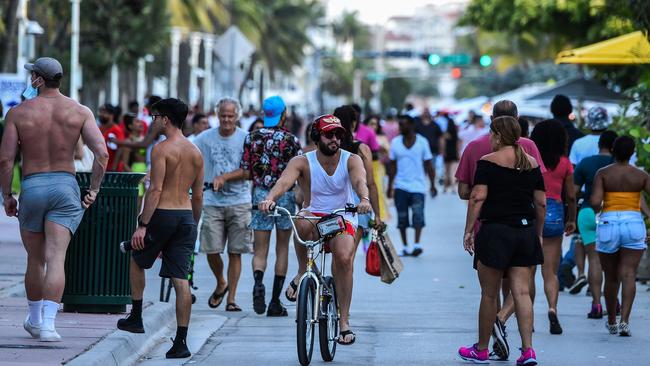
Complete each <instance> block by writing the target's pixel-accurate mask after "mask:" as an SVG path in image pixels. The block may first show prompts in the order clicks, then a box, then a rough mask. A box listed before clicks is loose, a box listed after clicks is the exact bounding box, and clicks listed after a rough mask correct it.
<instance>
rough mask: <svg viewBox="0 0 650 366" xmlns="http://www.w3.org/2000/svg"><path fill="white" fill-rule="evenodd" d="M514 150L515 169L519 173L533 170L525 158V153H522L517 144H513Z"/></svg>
mask: <svg viewBox="0 0 650 366" xmlns="http://www.w3.org/2000/svg"><path fill="white" fill-rule="evenodd" d="M514 148H515V169H517V170H519V171H528V170H531V169H533V164H532V163H531V162H530V159H528V156H526V152H524V149H523V148H522V147H521V145H519V142H516V143H515V145H514Z"/></svg>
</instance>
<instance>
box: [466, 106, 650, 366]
mask: <svg viewBox="0 0 650 366" xmlns="http://www.w3.org/2000/svg"><path fill="white" fill-rule="evenodd" d="M551 111H552V113H553V115H554V116H555V118H554V119H550V120H545V121H542V122H539V123H537V124H536V125H535V126H534V128H533V130H532V132H531V134H530V137H531V140H528V139H526V138H524V137H522V136H523V135H522V131H524V130H525V128H524V127H527V126H528V122H527V121H526V122H524V123H521V122H522V121H521V119H520V118H518V113H517V109H516V106H515V105H514V103H512V102H509V101H500V102H498V103H496V104H495V105H494V109H493V116H492V120H491V123H490V125H489V130H490V132H489V133H488V134H486V135H483V136H479V137H477V138H476V139H474V140H473V141H472V142H470V143H469V144H467V146H466V148H465V149H464V151H463V154H462V157H461V162H460V167H459V169H458V171H457V173H456V175H457V178H458V182H459V184H458V185H459V187H458V192H459V196H460V197H461V198H462V199H468V200H469V207H468V214H467V223H466V227H465V235H464V238H463V245H464V248H465V250H467V251H469V252H470V253H471V254H473V255H474V265H475V268H476V269H477V271H478V277H479V282H480V285H481V289H482V293H481V294H482V298H481V305H480V310H479V337H478V342H477V343H475V344H473V345H472V346H469V347H461V348H460V349H459V351H458V353H459V356H460V357H461V358H462V359H464V360H468V361H472V362H477V363H486V362H488V360H489V359H490V356H491V355H495V357H496V358H497V359H500V360H505V359H507V358H508V357H509V354H510V345H509V343H508V340H507V333H506V331H505V328H506V322H507V320H508V317H509V316H510V315H511V314H512V313H513V311H514V313H516V314H517V325H518V329H519V333H520V335H521V356H520V357H519V358H518V359H517V365H530V364H537V358H536V357H537V356H536V354H535V351H534V349H533V343H532V329H533V324H532V304H533V303H534V297H535V294H534V293H535V291H534V273H535V269H536V267H537V265H540V264H541V265H542V278H543V282H544V293H545V295H546V300H547V303H548V320H549V332H550V333H551V334H555V335H559V334H562V333H563V329H562V326H561V325H560V321H559V317H558V312H559V310H558V308H559V306H558V293H559V291H561V289H562V287H564V286H562V285H561V284H560V281H559V280H558V274H560V273H562V274H563V275H564V276H565V281H566V279H567V278H568V277H573V278H574V279H575V276H573V274H572V273H571V268H572V265H570V264H568V263H571V262H572V263H576V264H577V265H578V272H579V276H578V278H577V279H575V281H574V283H573V284H572V283H565V285H566V287H570V293H572V294H577V293H579V292H580V290H581V289H582V287H584V286H585V285H586V284H587V283H588V284H589V291H590V293H591V296H592V305H591V311H590V312H589V313H588V314H587V317H588V318H590V319H601V318H603V309H602V305H601V291H602V284H603V280H602V278H603V272H604V273H605V287H604V294H605V303H606V307H607V309H606V310H607V322H606V327H607V330H608V331H609V333H610V334H619V335H621V336H630V335H631V329H630V313H631V308H632V303H633V301H634V296H635V291H636V287H635V286H636V284H635V281H636V270H637V267H638V265H639V262H640V258H641V255H642V254H643V252H644V251H645V250H646V248H647V244H646V240H647V239H646V228H645V223H644V219H643V215H646V217H647V215H648V214H650V210H648V209H647V205H646V204H645V201H644V199H643V198H642V197H641V195H640V192H642V191H646V192H648V190H650V185H647V184H648V182H650V181H648V174H647V173H646V172H644V171H643V170H641V169H638V168H636V167H633V166H632V165H630V159H631V158H633V154H634V151H635V142H634V140H633V139H632V138H631V137H629V136H620V137H617V135H616V133H615V132H613V131H608V130H607V128H608V127H609V125H610V124H611V120H610V118H609V117H608V115H607V111H606V110H605V109H603V108H601V107H598V106H596V107H592V108H591V109H589V111H588V112H587V114H586V116H585V117H586V118H585V119H586V126H587V128H588V129H590V130H591V133H590V134H589V135H586V136H584V135H582V133H581V132H580V131H579V130H578V129H577V128H576V127H575V126H574V124H573V122H572V121H571V120H570V119H569V115H570V114H572V113H573V107H572V105H571V102H570V101H569V99H568V98H567V97H565V96H562V95H558V96H556V97H555V98H554V100H553V102H552V103H551ZM518 119H519V121H518ZM488 142H489V145H488ZM578 207H580V208H579V209H578ZM601 211H602V212H601ZM599 212H601V213H600V214H599V215H598V213H599ZM597 215H598V216H597ZM574 233H575V234H574ZM570 235H573V236H574V237H573V240H571V249H570V250H569V252H567V254H566V255H565V257H564V259H563V258H562V241H563V237H564V236H570ZM578 248H580V249H582V250H581V251H579V250H578ZM585 252H586V253H587V255H586V256H587V258H588V261H589V277H588V280H587V279H586V278H585V276H584V270H585V263H584V254H582V253H585ZM560 263H563V265H565V268H564V269H561V268H560V267H561V265H560ZM565 263H566V264H565ZM601 264H602V265H601ZM566 272H569V275H568V276H567V274H566ZM504 274H505V275H504ZM621 284H622V285H623V290H622V292H621V296H622V297H621V300H619V297H618V295H619V288H620V286H621ZM499 288H501V289H502V290H503V294H504V297H505V299H504V301H503V304H502V306H501V309H500V310H499V309H498V308H499V303H500V301H499V300H500V295H499ZM617 316H620V321H618V322H617V319H618V318H617ZM494 319H496V320H494ZM491 337H492V339H493V345H492V347H493V352H492V353H491V352H490V351H489V341H490V338H491Z"/></svg>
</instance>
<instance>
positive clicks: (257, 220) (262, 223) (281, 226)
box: [249, 187, 296, 231]
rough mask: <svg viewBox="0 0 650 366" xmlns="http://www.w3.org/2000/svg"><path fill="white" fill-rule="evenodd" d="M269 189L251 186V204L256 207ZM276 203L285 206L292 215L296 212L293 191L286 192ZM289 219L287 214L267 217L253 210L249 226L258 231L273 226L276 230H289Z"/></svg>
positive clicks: (269, 229) (270, 228) (269, 228)
mask: <svg viewBox="0 0 650 366" xmlns="http://www.w3.org/2000/svg"><path fill="white" fill-rule="evenodd" d="M270 191H271V190H269V189H265V188H259V187H255V188H253V206H254V207H256V206H257V204H258V203H260V201H263V200H264V198H266V196H267V195H268V194H269V192H270ZM277 205H278V206H280V207H284V208H286V209H287V210H288V211H289V212H291V214H292V215H295V214H296V197H295V195H294V193H293V191H289V192H286V193H285V194H283V195H282V196H281V197H280V199H279V200H278V201H277ZM290 220H291V219H290V218H289V217H288V216H287V215H282V216H280V217H269V216H268V215H265V214H263V213H262V212H261V211H258V210H255V211H253V216H252V218H251V224H250V226H249V228H250V229H252V230H258V231H271V230H273V226H275V228H276V229H278V230H291V221H290Z"/></svg>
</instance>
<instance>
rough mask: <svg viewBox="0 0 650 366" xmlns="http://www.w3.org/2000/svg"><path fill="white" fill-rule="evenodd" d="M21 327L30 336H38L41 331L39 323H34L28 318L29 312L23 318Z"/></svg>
mask: <svg viewBox="0 0 650 366" xmlns="http://www.w3.org/2000/svg"><path fill="white" fill-rule="evenodd" d="M23 328H25V330H26V331H27V333H29V334H30V335H31V336H32V338H38V337H39V336H40V333H41V325H40V324H39V325H34V324H32V322H31V321H30V320H29V314H27V318H25V321H24V322H23Z"/></svg>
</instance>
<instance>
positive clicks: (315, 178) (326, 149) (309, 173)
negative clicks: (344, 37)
mask: <svg viewBox="0 0 650 366" xmlns="http://www.w3.org/2000/svg"><path fill="white" fill-rule="evenodd" d="M344 132H345V129H344V128H343V126H341V121H340V120H339V119H338V118H337V117H335V116H333V115H325V116H321V117H319V118H317V119H316V120H315V121H314V124H313V127H312V136H311V137H312V139H313V140H314V141H316V143H317V146H318V149H317V150H316V151H314V152H311V153H310V154H312V155H311V156H310V157H307V156H305V155H302V156H296V157H294V158H293V159H291V161H290V162H289V165H288V166H287V169H285V170H284V172H283V173H282V176H281V177H280V179H279V180H278V181H277V183H276V184H275V186H274V187H273V189H271V191H270V192H269V194H268V195H267V196H266V198H265V199H264V200H263V201H261V202H260V203H259V204H258V208H259V209H260V210H261V211H262V212H264V213H269V212H270V211H272V210H273V208H274V207H275V204H276V201H277V200H278V199H279V198H280V197H281V196H282V194H283V193H284V192H286V191H288V190H289V189H291V187H293V185H294V184H295V183H296V181H297V182H298V184H299V185H300V187H301V189H302V190H303V192H304V202H303V205H302V207H307V208H308V209H307V210H302V211H301V213H299V215H303V216H314V215H316V216H318V215H319V214H321V215H323V214H324V215H326V214H329V213H331V212H332V211H333V210H335V209H338V208H344V207H345V205H346V204H347V203H352V201H349V200H350V199H353V197H352V194H351V193H352V192H351V191H352V190H354V192H355V193H356V194H357V195H358V196H359V197H360V198H361V202H360V203H359V205H358V206H357V212H358V213H359V214H365V213H369V212H370V211H371V206H370V200H369V198H368V185H367V183H366V170H365V169H364V167H363V162H362V161H361V158H360V157H359V156H358V155H356V154H352V153H350V152H347V151H344V150H341V149H340V148H339V146H340V143H341V138H342V136H343V133H344ZM341 192H344V193H341ZM346 201H347V202H346ZM335 206H336V207H335ZM347 219H348V218H346V220H347ZM350 221H354V220H352V219H350ZM350 221H348V222H347V223H346V231H345V232H344V233H343V235H338V236H336V237H334V238H332V239H331V240H330V242H329V243H328V244H329V246H330V248H331V249H332V253H333V255H334V260H333V267H334V268H333V272H334V273H335V276H334V281H335V282H336V289H337V294H338V296H339V304H340V309H341V319H340V320H339V324H340V327H339V328H340V329H341V334H340V336H339V344H342V345H350V344H352V343H354V341H355V339H356V337H355V334H354V332H352V330H351V329H350V324H349V311H350V302H351V301H352V270H353V262H354V249H355V245H354V233H355V231H356V227H354V226H355V225H356V223H353V222H350ZM296 227H297V229H298V232H299V234H300V237H301V238H302V239H303V240H316V238H318V233H317V231H316V226H315V225H314V224H313V223H310V222H308V220H298V221H297V222H296ZM295 248H296V256H297V257H298V264H299V266H298V272H299V273H298V277H299V276H300V275H302V273H303V272H304V271H305V270H306V256H307V251H306V249H305V248H304V247H303V246H302V245H300V244H296V245H295Z"/></svg>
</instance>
